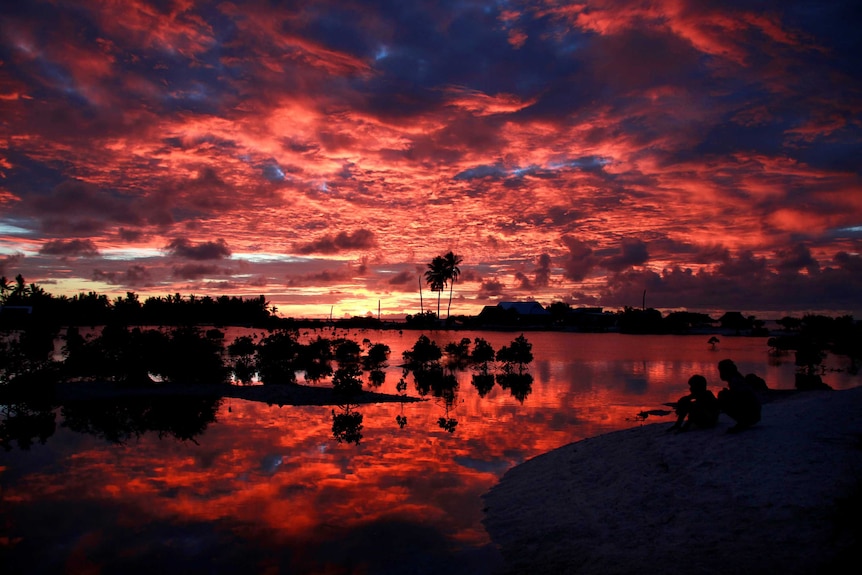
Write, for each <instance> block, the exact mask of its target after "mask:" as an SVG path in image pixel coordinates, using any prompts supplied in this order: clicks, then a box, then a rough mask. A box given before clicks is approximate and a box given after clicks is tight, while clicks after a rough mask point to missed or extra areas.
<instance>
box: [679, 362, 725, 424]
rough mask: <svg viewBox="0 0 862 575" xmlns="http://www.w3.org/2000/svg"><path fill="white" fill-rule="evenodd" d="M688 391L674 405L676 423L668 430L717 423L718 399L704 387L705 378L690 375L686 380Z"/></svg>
mask: <svg viewBox="0 0 862 575" xmlns="http://www.w3.org/2000/svg"><path fill="white" fill-rule="evenodd" d="M688 388H689V391H690V393H689V394H688V395H686V396H683V397H680V398H679V401H677V402H676V404H675V405H674V409H675V410H676V423H674V424H673V426H672V427H671V428H670V429H669V430H668V431H677V430H678V431H686V430H687V429H690V428H691V427H695V428H710V427H715V424H716V423H718V414H719V412H720V409H719V406H718V399H716V397H715V395H713V393H712V392H711V391H710V390H708V389H707V388H706V378H705V377H703V376H702V375H692V376H691V377H690V378H689V380H688Z"/></svg>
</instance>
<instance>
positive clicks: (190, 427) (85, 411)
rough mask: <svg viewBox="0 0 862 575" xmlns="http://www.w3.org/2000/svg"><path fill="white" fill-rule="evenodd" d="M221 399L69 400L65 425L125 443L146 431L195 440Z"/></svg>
mask: <svg viewBox="0 0 862 575" xmlns="http://www.w3.org/2000/svg"><path fill="white" fill-rule="evenodd" d="M221 403H222V400H221V399H215V398H209V397H136V398H132V399H117V400H90V401H79V402H69V403H67V404H66V405H64V406H63V408H62V414H63V426H64V427H68V428H69V429H72V430H73V431H77V432H80V433H88V434H90V435H94V436H96V437H101V438H103V439H105V440H107V441H110V442H112V443H125V442H126V441H128V440H129V439H133V438H139V437H141V436H142V435H144V434H145V433H147V432H152V431H154V432H157V433H158V435H159V438H164V437H174V438H176V439H179V440H182V441H187V440H188V441H194V438H195V437H197V436H198V435H200V434H202V433H203V432H204V431H205V430H206V428H207V427H208V426H209V424H210V423H214V422H215V421H216V414H217V413H218V410H219V407H220V406H221Z"/></svg>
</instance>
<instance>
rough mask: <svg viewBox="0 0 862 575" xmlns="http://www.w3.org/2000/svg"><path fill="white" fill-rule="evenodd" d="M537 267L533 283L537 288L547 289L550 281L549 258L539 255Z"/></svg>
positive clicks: (545, 255)
mask: <svg viewBox="0 0 862 575" xmlns="http://www.w3.org/2000/svg"><path fill="white" fill-rule="evenodd" d="M538 264H539V265H538V267H536V269H535V270H534V271H535V274H536V275H535V279H534V280H533V283H534V284H535V285H536V286H538V287H548V284H549V283H550V281H551V256H550V255H548V254H541V255H539V262H538Z"/></svg>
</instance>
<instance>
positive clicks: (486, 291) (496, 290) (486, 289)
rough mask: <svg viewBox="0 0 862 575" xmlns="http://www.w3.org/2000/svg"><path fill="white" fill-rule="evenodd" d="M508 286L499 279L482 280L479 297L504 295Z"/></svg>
mask: <svg viewBox="0 0 862 575" xmlns="http://www.w3.org/2000/svg"><path fill="white" fill-rule="evenodd" d="M505 288H506V286H504V285H503V283H502V282H500V281H499V280H495V279H491V280H485V281H483V282H482V285H481V286H480V287H479V296H478V297H479V299H487V298H494V297H499V296H501V295H503V290H505Z"/></svg>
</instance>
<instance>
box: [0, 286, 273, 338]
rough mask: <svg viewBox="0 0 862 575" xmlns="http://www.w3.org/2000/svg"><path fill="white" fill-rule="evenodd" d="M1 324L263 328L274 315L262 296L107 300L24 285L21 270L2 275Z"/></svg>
mask: <svg viewBox="0 0 862 575" xmlns="http://www.w3.org/2000/svg"><path fill="white" fill-rule="evenodd" d="M0 306H3V312H2V313H0V326H3V325H5V326H6V327H17V326H19V325H22V324H24V323H31V322H33V321H43V322H45V321H50V322H52V323H54V324H56V325H63V326H67V325H77V326H85V325H89V326H98V325H107V324H110V323H119V324H125V325H201V324H214V325H248V326H254V327H264V326H266V325H268V323H269V322H271V320H273V319H274V318H275V312H276V311H277V310H276V308H275V307H272V306H271V305H270V303H269V302H268V301H267V300H266V297H265V296H263V295H260V296H257V297H253V298H242V297H237V296H226V295H222V296H219V297H215V298H213V297H211V296H208V295H206V296H202V297H198V296H195V295H189V296H187V297H183V296H181V295H180V294H178V293H177V294H174V295H170V294H169V295H166V296H153V297H148V298H146V299H145V300H144V301H141V300H140V297H139V296H138V294H136V293H134V292H127V293H126V295H125V297H120V296H117V297H116V298H115V299H113V300H111V299H109V298H108V296H107V295H104V294H98V293H96V292H92V291H91V292H87V293H80V294H76V295H74V296H66V295H60V296H55V295H52V294H50V293H48V292H47V291H45V290H44V288H42V287H41V286H39V285H37V284H34V283H30V284H28V283H27V282H26V281H25V280H24V278H23V277H22V276H21V275H20V274H19V275H18V276H17V277H16V278H15V282H14V283H12V282H9V281H8V280H7V279H6V278H5V277H3V278H0Z"/></svg>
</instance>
